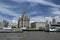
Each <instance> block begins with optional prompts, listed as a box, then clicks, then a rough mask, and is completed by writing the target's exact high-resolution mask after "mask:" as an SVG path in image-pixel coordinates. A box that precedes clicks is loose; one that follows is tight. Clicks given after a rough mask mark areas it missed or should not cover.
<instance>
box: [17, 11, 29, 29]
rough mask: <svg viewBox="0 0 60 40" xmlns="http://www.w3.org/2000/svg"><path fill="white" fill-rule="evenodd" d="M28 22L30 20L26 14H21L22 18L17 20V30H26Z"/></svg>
mask: <svg viewBox="0 0 60 40" xmlns="http://www.w3.org/2000/svg"><path fill="white" fill-rule="evenodd" d="M29 21H30V19H29V18H28V16H27V15H26V12H24V13H23V14H22V16H21V17H20V18H19V19H18V28H21V27H26V28H28V27H29Z"/></svg>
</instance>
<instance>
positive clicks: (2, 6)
mask: <svg viewBox="0 0 60 40" xmlns="http://www.w3.org/2000/svg"><path fill="white" fill-rule="evenodd" d="M24 11H26V13H27V15H28V16H29V17H30V19H31V22H33V21H37V22H41V21H45V20H52V18H55V19H56V20H57V21H59V20H60V0H0V21H2V20H3V19H5V20H9V21H10V20H13V21H17V20H18V18H19V17H20V16H21V15H22V14H23V12H24Z"/></svg>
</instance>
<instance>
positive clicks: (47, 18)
mask: <svg viewBox="0 0 60 40" xmlns="http://www.w3.org/2000/svg"><path fill="white" fill-rule="evenodd" d="M53 18H55V19H56V21H57V22H60V18H59V16H55V17H43V16H36V17H32V18H31V21H30V23H32V22H46V20H48V21H49V22H51V21H52V19H53Z"/></svg>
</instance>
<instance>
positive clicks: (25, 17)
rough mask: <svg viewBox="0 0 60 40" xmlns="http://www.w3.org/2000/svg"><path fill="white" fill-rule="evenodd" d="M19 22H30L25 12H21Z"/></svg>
mask: <svg viewBox="0 0 60 40" xmlns="http://www.w3.org/2000/svg"><path fill="white" fill-rule="evenodd" d="M20 20H30V19H29V18H28V16H27V14H26V12H23V14H22V16H21V18H20Z"/></svg>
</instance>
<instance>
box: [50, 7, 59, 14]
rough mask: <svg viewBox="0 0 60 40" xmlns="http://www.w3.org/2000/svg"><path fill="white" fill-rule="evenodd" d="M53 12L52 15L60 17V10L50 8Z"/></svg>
mask: <svg viewBox="0 0 60 40" xmlns="http://www.w3.org/2000/svg"><path fill="white" fill-rule="evenodd" d="M50 9H51V10H50V11H51V13H53V14H56V15H60V10H59V8H50Z"/></svg>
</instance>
